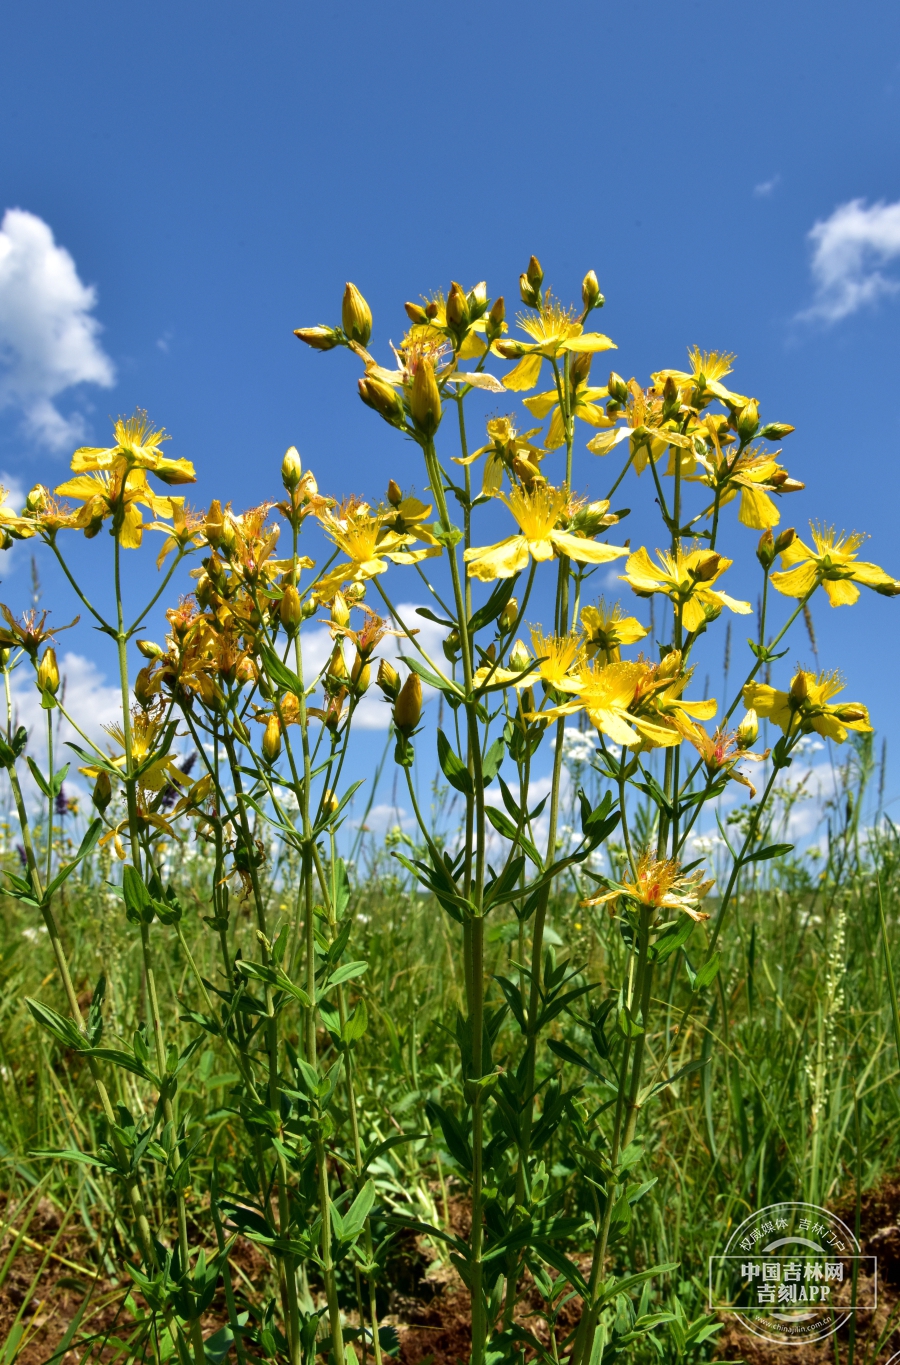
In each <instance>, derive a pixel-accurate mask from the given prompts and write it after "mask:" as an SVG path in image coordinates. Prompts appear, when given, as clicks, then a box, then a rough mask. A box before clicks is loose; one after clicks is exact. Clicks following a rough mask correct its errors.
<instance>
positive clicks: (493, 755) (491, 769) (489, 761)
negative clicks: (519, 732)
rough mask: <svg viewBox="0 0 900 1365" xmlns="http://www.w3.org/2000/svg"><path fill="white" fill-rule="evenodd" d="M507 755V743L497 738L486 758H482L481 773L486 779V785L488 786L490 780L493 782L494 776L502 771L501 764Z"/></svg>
mask: <svg viewBox="0 0 900 1365" xmlns="http://www.w3.org/2000/svg"><path fill="white" fill-rule="evenodd" d="M505 755H506V745H505V744H504V743H503V740H502V739H495V740H494V742H493V744H492V745H491V747H490V748H489V749H488V751H487V753H486V754H485V756H484V758H483V759H482V760H481V775H482V777H483V779H484V785H485V786H487V785H488V783H489V782H493V780H494V778H495V777H496V776H497V774H498V772H499V771H500V764H501V763H502V762H503V759H504V757H505Z"/></svg>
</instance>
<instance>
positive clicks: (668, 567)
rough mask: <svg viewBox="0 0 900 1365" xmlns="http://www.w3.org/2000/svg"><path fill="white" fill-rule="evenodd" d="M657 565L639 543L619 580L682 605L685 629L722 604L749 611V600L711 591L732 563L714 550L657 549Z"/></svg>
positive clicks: (695, 625) (694, 627)
mask: <svg viewBox="0 0 900 1365" xmlns="http://www.w3.org/2000/svg"><path fill="white" fill-rule="evenodd" d="M656 557H657V559H658V560H659V562H660V565H661V568H659V569H658V568H657V567H656V566H655V565H654V563H653V561H652V560H651V558H650V556H649V554H648V553H647V551H646V550H645V549H644V547H643V546H642V547H641V549H640V550H638V551H637V552H636V553H635V554H633V555H630V556H629V558H628V563H627V564H626V566H625V573H624V575H622V581H623V582H625V583H629V584H630V585H631V587H632V588H633V589H634V591H635V592H636V593H637V595H638V597H651V596H652V595H653V593H662V594H663V595H664V596H666V597H668V598H669V600H670V601H671V602H673V603H674V604H675V607H676V608H680V609H681V621H682V625H683V626H684V628H685V630H687V631H695V630H697V629H698V627H699V626H701V625H703V623H704V622H705V621H712V620H715V618H716V617H717V616H718V615H719V613H720V612H721V610H722V608H723V607H728V608H729V610H730V611H735V612H738V613H739V614H740V615H741V616H747V615H749V613H750V611H751V610H752V608H751V606H750V603H749V602H740V601H737V600H736V599H735V598H733V597H729V596H728V594H727V593H724V592H716V591H714V589H713V587H712V584H713V583H715V582H716V580H717V579H718V578H720V577H721V575H722V574H723V573H724V572H725V570H726V569H728V568H729V567H730V566H731V563H732V561H731V560H730V559H725V558H724V557H723V556H722V555H719V554H716V552H715V550H689V551H688V552H687V553H685V552H684V551H682V550H678V551H677V553H676V554H675V555H671V554H669V553H668V551H665V550H657V551H656Z"/></svg>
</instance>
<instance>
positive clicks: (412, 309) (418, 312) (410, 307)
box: [403, 303, 428, 327]
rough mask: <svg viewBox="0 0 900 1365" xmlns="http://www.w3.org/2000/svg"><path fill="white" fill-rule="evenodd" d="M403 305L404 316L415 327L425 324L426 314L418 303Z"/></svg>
mask: <svg viewBox="0 0 900 1365" xmlns="http://www.w3.org/2000/svg"><path fill="white" fill-rule="evenodd" d="M403 307H404V308H405V309H406V316H407V317H408V318H409V320H410V322H412V323H415V325H416V326H417V327H424V326H426V325H427V323H428V314H427V313H426V312H425V309H424V308H423V307H422V305H421V304H420V303H404V305H403Z"/></svg>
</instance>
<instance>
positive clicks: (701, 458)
mask: <svg viewBox="0 0 900 1365" xmlns="http://www.w3.org/2000/svg"><path fill="white" fill-rule="evenodd" d="M708 429H709V430H710V434H711V436H712V440H711V441H710V447H711V448H708V449H707V450H706V451H704V452H703V453H701V450H700V448H699V447H698V445H697V444H696V443H695V446H694V453H695V456H696V459H697V461H698V463H699V464H700V465H702V466H703V469H704V471H705V472H704V473H703V474H693V475H692V474H688V475H687V477H688V478H689V479H690V480H691V482H693V483H705V484H706V485H707V486H708V487H709V488H711V489H713V490H714V491H716V490H719V506H720V507H724V506H725V504H726V503H729V502H731V501H732V499H734V498H736V497H737V495H738V493H740V495H741V506H740V510H739V511H738V521H739V522H740V523H741V524H742V525H743V526H749V527H751V529H753V530H756V531H765V530H767V529H768V528H770V527H772V526H777V525H778V523H779V522H780V520H781V513H780V512H779V511H778V508H777V507H776V506H775V504H774V502H773V501H772V499H771V498H770V497H769V494H770V493H775V494H777V495H778V496H781V494H783V493H797V492H799V490H800V489H802V488H805V487H806V485H805V484H803V483H801V482H800V481H799V479H792V478H790V476H789V475H788V472H787V470H786V469H784V468H782V466H781V465H780V464H779V463H778V461H777V460H776V458H775V454H771V455H770V454H769V453H768V452H767V451H764V450H762V449H761V448H760V447H759V446H751V447H750V448H749V449H748V450H745V451H744V453H743V454H742V455H738V456H737V457H732V458H729V457H728V455H726V454H724V453H723V451H722V448H721V445H720V443H719V439H718V433H717V432H716V431H715V428H711V427H708ZM776 453H777V452H776ZM714 507H715V503H713V504H711V505H710V506H709V507H708V508H707V510H706V512H705V513H703V515H704V516H709V515H710V514H711V512H712V511H713V508H714Z"/></svg>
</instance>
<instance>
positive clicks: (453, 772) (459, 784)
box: [437, 730, 475, 796]
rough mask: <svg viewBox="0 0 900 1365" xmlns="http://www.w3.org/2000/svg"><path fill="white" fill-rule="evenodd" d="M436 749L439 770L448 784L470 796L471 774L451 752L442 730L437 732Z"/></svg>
mask: <svg viewBox="0 0 900 1365" xmlns="http://www.w3.org/2000/svg"><path fill="white" fill-rule="evenodd" d="M437 750H438V762H439V763H440V765H441V772H442V773H443V774H444V776H445V777H446V779H447V781H448V782H449V783H450V786H451V787H453V788H454V789H455V790H456V791H458V792H462V793H463V794H464V795H466V796H471V795H472V793H473V791H474V790H475V789H474V786H473V784H472V774H471V773H470V772H469V770H468V768H467V767H466V765H465V763H463V761H462V760H461V759H460V758H459V756H458V755H457V754H455V753H454V752H453V749H452V748H451V745H450V741H449V740H448V738H447V736H446V735H445V734H444V732H443V730H438V732H437Z"/></svg>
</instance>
